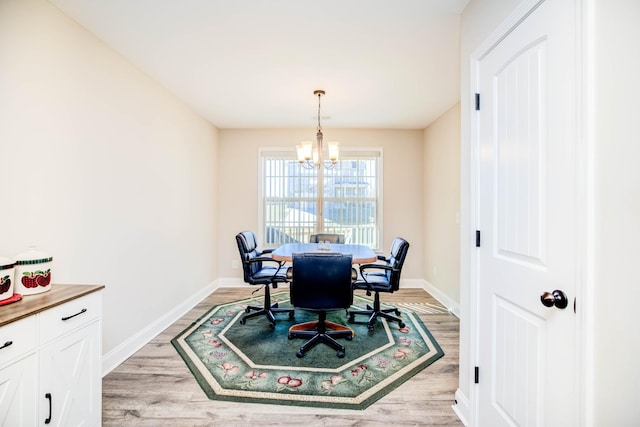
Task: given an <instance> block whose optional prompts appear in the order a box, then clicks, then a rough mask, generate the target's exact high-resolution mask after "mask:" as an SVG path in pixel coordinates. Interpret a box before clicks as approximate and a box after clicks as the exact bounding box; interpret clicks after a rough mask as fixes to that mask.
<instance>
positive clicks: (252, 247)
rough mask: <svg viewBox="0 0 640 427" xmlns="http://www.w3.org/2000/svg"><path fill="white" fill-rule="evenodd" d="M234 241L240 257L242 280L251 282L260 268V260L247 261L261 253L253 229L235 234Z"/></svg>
mask: <svg viewBox="0 0 640 427" xmlns="http://www.w3.org/2000/svg"><path fill="white" fill-rule="evenodd" d="M236 243H237V244H238V251H239V252H240V258H241V259H242V270H243V273H244V281H245V282H248V283H253V275H254V274H256V272H258V271H259V270H260V269H261V268H262V263H261V262H252V263H250V262H249V260H251V259H254V258H257V257H259V256H260V255H261V252H260V251H259V250H258V243H257V241H256V235H255V234H254V232H253V231H243V232H241V233H238V234H237V235H236Z"/></svg>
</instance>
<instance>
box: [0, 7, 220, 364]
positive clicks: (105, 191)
mask: <svg viewBox="0 0 640 427" xmlns="http://www.w3.org/2000/svg"><path fill="white" fill-rule="evenodd" d="M216 147H217V130H216V129H215V128H214V127H213V126H212V125H211V124H209V123H208V122H206V121H205V120H203V119H202V118H201V117H199V116H198V115H196V114H194V113H193V112H192V111H191V110H190V109H189V108H187V107H186V106H185V105H184V104H182V103H181V102H180V101H178V100H176V98H174V97H173V96H172V95H171V94H169V93H168V92H167V91H166V90H164V89H162V88H161V87H159V86H158V85H157V84H155V83H154V82H152V81H151V80H150V79H149V78H148V77H147V76H146V75H144V74H142V73H141V72H140V71H139V70H137V69H136V68H134V67H133V66H132V65H130V64H129V63H128V62H126V61H125V60H124V59H123V58H122V57H120V56H118V55H117V54H115V53H114V52H113V51H112V50H110V49H109V48H108V47H106V46H105V45H104V44H103V43H102V42H100V41H98V40H97V39H96V38H95V37H93V36H92V35H90V34H89V33H88V32H86V31H85V30H84V29H83V28H81V27H80V26H79V25H77V24H76V23H75V22H73V21H71V20H70V19H68V18H67V17H65V16H64V15H63V14H62V13H61V12H60V11H59V10H58V9H56V8H55V7H53V6H52V5H50V4H49V3H47V2H46V1H44V0H3V1H1V2H0V188H1V193H2V195H1V196H0V200H2V201H3V204H4V206H3V207H2V214H1V217H0V254H2V255H5V256H14V255H15V254H17V253H18V252H21V251H22V250H24V249H25V248H26V247H27V245H37V246H38V247H39V248H40V249H42V250H45V251H47V252H49V253H50V254H51V255H52V256H53V273H52V274H53V281H54V283H72V284H79V283H87V284H104V285H106V290H105V292H104V343H103V344H104V345H103V349H104V351H105V352H109V351H111V350H113V349H114V348H115V347H116V346H118V345H120V344H121V343H123V342H124V341H125V340H127V339H128V338H130V337H131V336H132V335H134V334H136V333H137V332H138V331H140V330H141V329H143V328H145V327H147V325H149V324H150V323H151V322H153V321H156V320H157V319H158V318H161V317H162V316H163V315H164V314H165V313H167V312H168V311H169V310H171V309H172V308H173V307H175V306H176V305H177V304H179V303H181V302H183V301H185V300H186V299H188V297H189V296H192V295H194V294H196V293H197V292H198V291H199V290H202V289H203V288H205V287H206V286H207V285H208V284H210V283H211V282H212V281H213V280H214V279H215V278H216V277H217V270H216V267H217V266H216V263H215V260H216V259H217V244H216V233H217V231H216V229H215V224H216V223H217V203H216V199H215V192H216V188H217V180H216V176H217V174H216V168H217V157H216V156H217V153H216ZM25 298H28V297H25Z"/></svg>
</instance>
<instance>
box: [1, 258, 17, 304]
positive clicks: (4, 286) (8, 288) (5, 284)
mask: <svg viewBox="0 0 640 427" xmlns="http://www.w3.org/2000/svg"><path fill="white" fill-rule="evenodd" d="M14 270H15V261H13V260H12V259H9V258H5V257H0V301H4V300H6V299H9V298H11V297H13V286H14V285H13V284H14V282H15V280H14V274H13V273H14Z"/></svg>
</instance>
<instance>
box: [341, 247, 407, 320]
mask: <svg viewBox="0 0 640 427" xmlns="http://www.w3.org/2000/svg"><path fill="white" fill-rule="evenodd" d="M408 250H409V242H407V241H406V240H404V239H402V238H400V237H396V238H395V239H394V240H393V243H392V244H391V251H390V255H389V257H388V258H385V257H384V256H382V255H378V260H380V261H384V264H380V263H378V264H362V265H361V266H360V274H359V276H358V280H357V281H356V282H355V283H354V285H353V287H354V289H363V290H365V291H367V295H371V293H372V292H374V293H375V297H374V300H373V306H371V304H367V309H366V310H350V311H349V313H348V319H349V322H350V323H353V322H354V316H355V315H356V314H364V315H367V316H369V320H368V321H367V327H368V328H369V330H373V327H374V324H375V321H376V319H377V318H378V317H384V318H385V319H387V320H390V321H392V322H398V326H399V327H400V328H404V326H405V324H404V322H403V321H402V319H400V318H399V317H395V316H392V315H391V314H389V313H395V315H396V316H400V310H398V309H397V308H387V309H382V308H380V292H390V293H391V292H395V291H397V290H398V289H399V288H400V273H402V265H403V264H404V259H405V258H406V256H407V251H408Z"/></svg>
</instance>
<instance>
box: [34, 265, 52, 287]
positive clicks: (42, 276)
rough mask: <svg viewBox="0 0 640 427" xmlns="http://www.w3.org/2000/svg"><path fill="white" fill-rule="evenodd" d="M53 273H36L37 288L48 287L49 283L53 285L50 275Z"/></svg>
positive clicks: (48, 271)
mask: <svg viewBox="0 0 640 427" xmlns="http://www.w3.org/2000/svg"><path fill="white" fill-rule="evenodd" d="M50 272H51V269H49V270H47V271H44V272H42V271H36V285H37V286H42V287H45V286H48V285H49V283H51V274H49V273H50Z"/></svg>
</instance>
